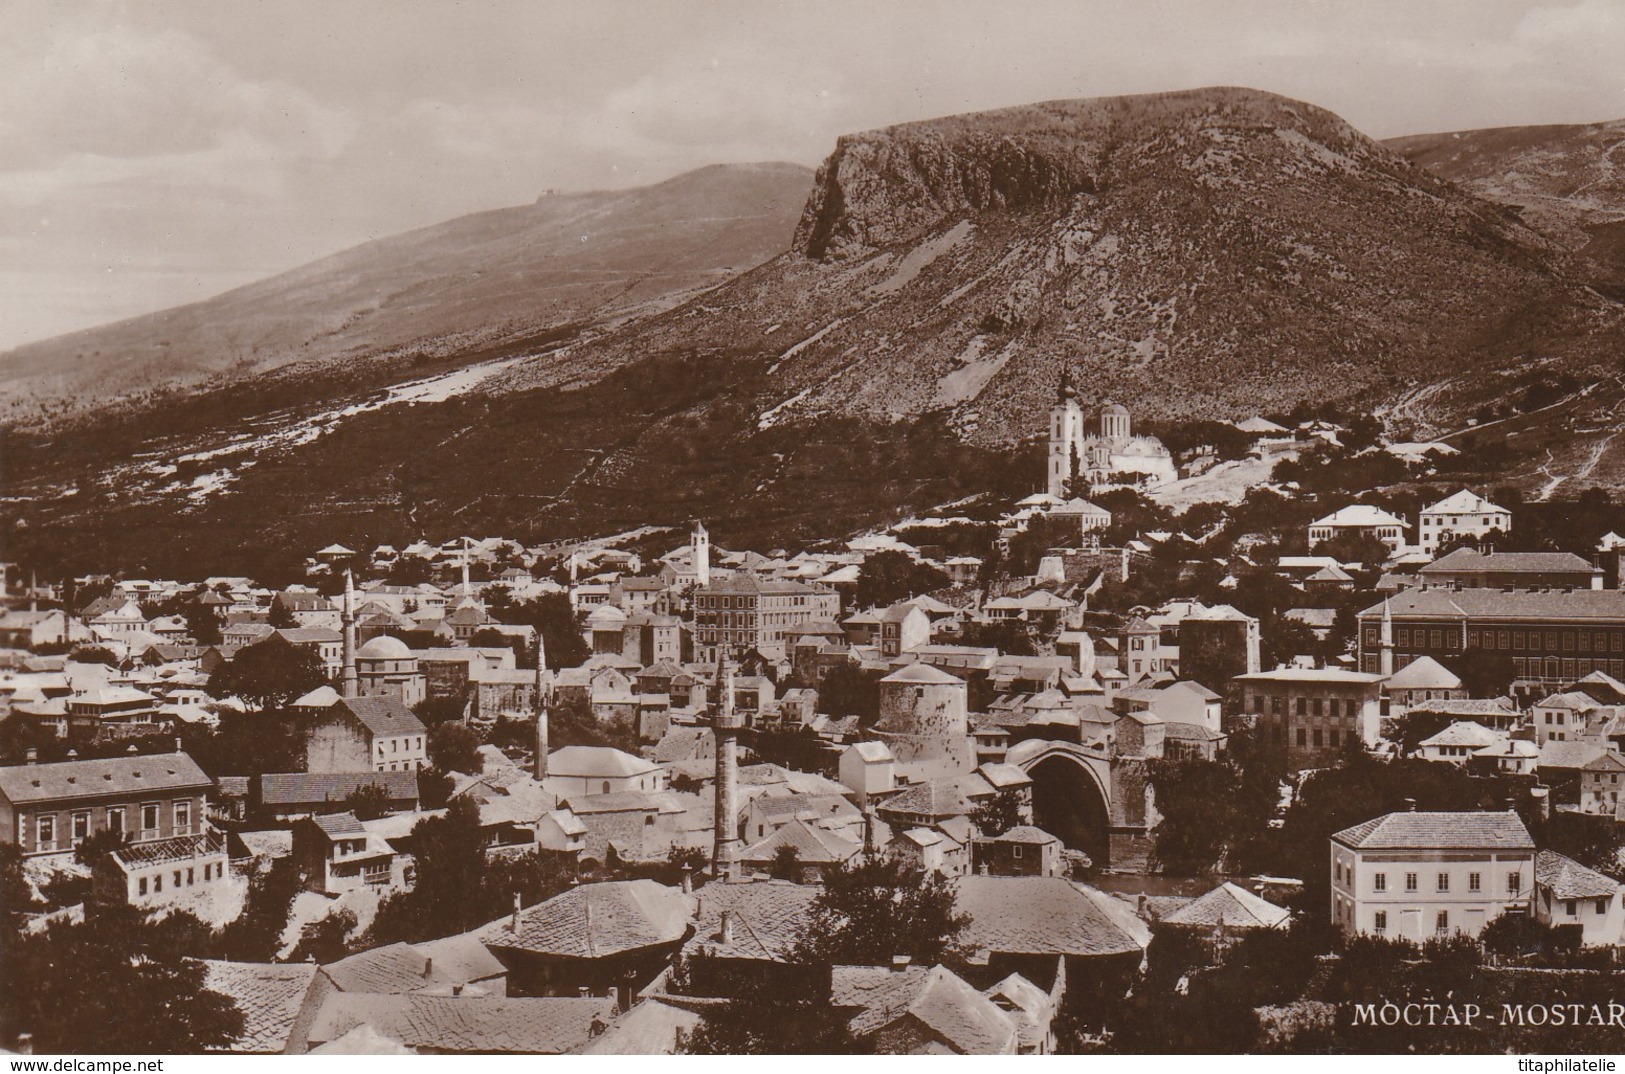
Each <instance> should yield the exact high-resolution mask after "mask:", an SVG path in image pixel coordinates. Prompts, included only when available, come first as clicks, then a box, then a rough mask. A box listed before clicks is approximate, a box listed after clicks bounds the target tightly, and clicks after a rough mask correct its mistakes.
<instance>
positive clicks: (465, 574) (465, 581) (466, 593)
mask: <svg viewBox="0 0 1625 1074" xmlns="http://www.w3.org/2000/svg"><path fill="white" fill-rule="evenodd" d="M470 592H471V590H470V589H469V585H468V538H467V537H464V538H463V599H464V600H467V599H468V596H469V593H470Z"/></svg>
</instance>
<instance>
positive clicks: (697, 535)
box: [689, 519, 711, 589]
mask: <svg viewBox="0 0 1625 1074" xmlns="http://www.w3.org/2000/svg"><path fill="white" fill-rule="evenodd" d="M689 547H690V548H692V549H693V551H694V584H695V585H696V586H698V587H699V588H701V589H704V588H705V587H706V586H708V585H710V584H711V535H710V534H709V533H707V532H706V529H705V523H703V522H701V521H700V520H699V519H695V520H694V536H693V538H692V539H691V540H690V542H689Z"/></svg>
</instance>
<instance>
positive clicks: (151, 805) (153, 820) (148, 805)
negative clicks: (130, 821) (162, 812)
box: [141, 802, 158, 835]
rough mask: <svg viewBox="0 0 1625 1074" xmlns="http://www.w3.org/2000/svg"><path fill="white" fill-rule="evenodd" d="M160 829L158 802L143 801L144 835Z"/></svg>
mask: <svg viewBox="0 0 1625 1074" xmlns="http://www.w3.org/2000/svg"><path fill="white" fill-rule="evenodd" d="M157 830H158V803H157V802H143V803H141V832H142V834H143V835H145V834H148V833H152V832H156V831H157Z"/></svg>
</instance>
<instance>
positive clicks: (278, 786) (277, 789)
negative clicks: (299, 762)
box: [260, 772, 418, 806]
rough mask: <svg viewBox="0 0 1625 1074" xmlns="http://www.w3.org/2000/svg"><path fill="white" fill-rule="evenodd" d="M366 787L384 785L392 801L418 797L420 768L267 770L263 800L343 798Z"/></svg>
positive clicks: (313, 802)
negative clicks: (409, 770) (372, 770)
mask: <svg viewBox="0 0 1625 1074" xmlns="http://www.w3.org/2000/svg"><path fill="white" fill-rule="evenodd" d="M362 787H382V788H383V790H384V793H385V794H386V795H388V796H389V800H390V801H392V802H405V801H415V800H416V799H417V797H418V774H417V773H416V772H267V773H266V774H265V775H263V776H261V777H260V801H261V802H263V803H264V804H266V805H268V806H286V805H316V804H320V803H322V802H342V801H344V800H345V799H346V798H348V797H350V795H352V794H354V793H355V792H356V791H358V790H360V789H361V788H362Z"/></svg>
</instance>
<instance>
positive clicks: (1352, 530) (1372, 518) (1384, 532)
mask: <svg viewBox="0 0 1625 1074" xmlns="http://www.w3.org/2000/svg"><path fill="white" fill-rule="evenodd" d="M1361 534H1364V535H1367V536H1370V537H1374V538H1376V539H1377V540H1379V541H1381V542H1382V543H1383V544H1385V545H1387V546H1388V550H1389V551H1390V552H1398V551H1399V550H1400V549H1401V548H1403V547H1405V520H1404V519H1403V518H1397V517H1395V516H1394V515H1391V514H1389V513H1388V512H1387V511H1384V510H1383V509H1382V508H1380V507H1371V506H1369V505H1367V504H1360V503H1357V504H1353V505H1351V506H1348V507H1344V508H1341V509H1340V510H1337V511H1333V512H1332V513H1331V514H1329V515H1327V516H1326V517H1325V518H1321V519H1316V520H1315V521H1314V522H1311V523H1309V547H1310V548H1314V547H1315V546H1316V545H1318V544H1320V543H1321V542H1322V541H1331V540H1335V539H1337V538H1339V537H1353V536H1358V535H1361Z"/></svg>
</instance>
